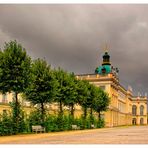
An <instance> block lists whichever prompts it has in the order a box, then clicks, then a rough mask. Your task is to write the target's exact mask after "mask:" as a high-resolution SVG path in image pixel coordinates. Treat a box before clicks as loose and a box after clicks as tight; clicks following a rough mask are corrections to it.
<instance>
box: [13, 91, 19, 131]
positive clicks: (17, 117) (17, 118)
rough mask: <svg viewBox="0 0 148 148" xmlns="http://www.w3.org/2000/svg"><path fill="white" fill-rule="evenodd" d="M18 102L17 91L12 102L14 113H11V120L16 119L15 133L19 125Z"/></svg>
mask: <svg viewBox="0 0 148 148" xmlns="http://www.w3.org/2000/svg"><path fill="white" fill-rule="evenodd" d="M18 108H19V102H18V93H17V92H15V102H14V115H13V120H16V121H15V123H16V127H15V128H16V129H15V130H16V131H15V132H16V133H18V127H19V110H18Z"/></svg>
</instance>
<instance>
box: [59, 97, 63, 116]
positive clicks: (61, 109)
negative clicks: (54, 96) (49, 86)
mask: <svg viewBox="0 0 148 148" xmlns="http://www.w3.org/2000/svg"><path fill="white" fill-rule="evenodd" d="M59 108H60V114H63V107H62V101H61V100H60V102H59Z"/></svg>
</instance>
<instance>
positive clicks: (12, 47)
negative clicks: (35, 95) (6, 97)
mask: <svg viewBox="0 0 148 148" xmlns="http://www.w3.org/2000/svg"><path fill="white" fill-rule="evenodd" d="M0 60H1V62H0V91H1V92H2V93H6V92H11V91H13V92H17V93H21V92H23V91H24V90H25V88H26V87H27V86H28V85H29V79H30V63H31V59H30V57H29V56H28V55H27V53H26V51H25V49H24V48H23V47H22V46H21V45H20V44H18V43H17V42H16V41H10V42H9V43H5V46H4V50H3V51H1V52H0Z"/></svg>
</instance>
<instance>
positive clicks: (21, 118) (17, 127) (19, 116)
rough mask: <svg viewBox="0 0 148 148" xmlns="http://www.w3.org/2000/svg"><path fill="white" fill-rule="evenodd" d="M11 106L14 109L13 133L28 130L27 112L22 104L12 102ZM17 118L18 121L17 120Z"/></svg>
mask: <svg viewBox="0 0 148 148" xmlns="http://www.w3.org/2000/svg"><path fill="white" fill-rule="evenodd" d="M10 107H11V109H12V113H11V114H12V115H11V119H12V125H11V126H12V128H13V133H14V134H17V133H23V132H26V124H25V113H24V111H23V109H22V107H21V104H20V103H19V102H12V103H11V104H10ZM16 120H17V121H16Z"/></svg>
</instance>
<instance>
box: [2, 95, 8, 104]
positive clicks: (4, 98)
mask: <svg viewBox="0 0 148 148" xmlns="http://www.w3.org/2000/svg"><path fill="white" fill-rule="evenodd" d="M2 103H7V94H3V96H2Z"/></svg>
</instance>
